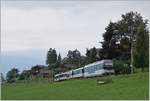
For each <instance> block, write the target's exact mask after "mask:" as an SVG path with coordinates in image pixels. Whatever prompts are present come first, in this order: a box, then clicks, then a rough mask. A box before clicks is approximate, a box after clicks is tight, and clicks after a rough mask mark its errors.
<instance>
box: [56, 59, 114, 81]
mask: <svg viewBox="0 0 150 101" xmlns="http://www.w3.org/2000/svg"><path fill="white" fill-rule="evenodd" d="M114 72H115V71H114V69H113V61H112V60H101V61H97V62H94V63H91V64H88V65H85V66H84V67H80V68H77V69H74V70H70V71H67V72H63V73H60V74H56V75H55V76H54V81H62V80H67V79H72V78H79V77H80V78H81V77H93V76H100V75H104V74H108V73H109V74H114Z"/></svg>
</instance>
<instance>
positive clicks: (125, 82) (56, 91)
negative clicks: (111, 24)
mask: <svg viewBox="0 0 150 101" xmlns="http://www.w3.org/2000/svg"><path fill="white" fill-rule="evenodd" d="M96 80H97V78H86V79H75V80H68V81H63V82H55V83H48V82H47V81H44V80H43V81H39V82H37V81H36V82H30V83H15V84H5V85H2V88H1V93H2V94H1V95H2V99H13V100H17V99H28V100H31V99H34V100H37V99H39V100H40V99H45V100H48V99H51V100H54V99H57V100H60V99H64V100H65V99H74V100H78V99H82V100H88V99H90V100H96V99H100V100H102V99H107V100H109V99H124V100H130V99H131V100H132V99H134V100H142V99H147V100H148V99H149V75H148V72H145V73H136V74H133V75H120V76H112V80H113V82H112V83H109V84H105V85H97V82H96Z"/></svg>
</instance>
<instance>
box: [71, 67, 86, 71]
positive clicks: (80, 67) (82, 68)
mask: <svg viewBox="0 0 150 101" xmlns="http://www.w3.org/2000/svg"><path fill="white" fill-rule="evenodd" d="M83 68H84V67H80V68H77V69H74V70H72V71H76V70H80V69H83Z"/></svg>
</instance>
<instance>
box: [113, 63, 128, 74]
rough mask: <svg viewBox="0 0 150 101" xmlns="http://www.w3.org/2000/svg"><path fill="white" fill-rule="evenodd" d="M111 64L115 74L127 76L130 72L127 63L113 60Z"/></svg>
mask: <svg viewBox="0 0 150 101" xmlns="http://www.w3.org/2000/svg"><path fill="white" fill-rule="evenodd" d="M113 64H114V65H113V68H114V70H115V74H129V73H130V72H131V68H130V65H129V63H126V62H125V61H122V60H113Z"/></svg>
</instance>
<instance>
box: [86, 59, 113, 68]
mask: <svg viewBox="0 0 150 101" xmlns="http://www.w3.org/2000/svg"><path fill="white" fill-rule="evenodd" d="M105 61H112V60H108V59H107V60H106V59H105V60H101V61H96V62H94V63H91V64H88V65H85V66H84V67H89V66H93V65H98V64H101V63H103V62H105Z"/></svg>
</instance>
